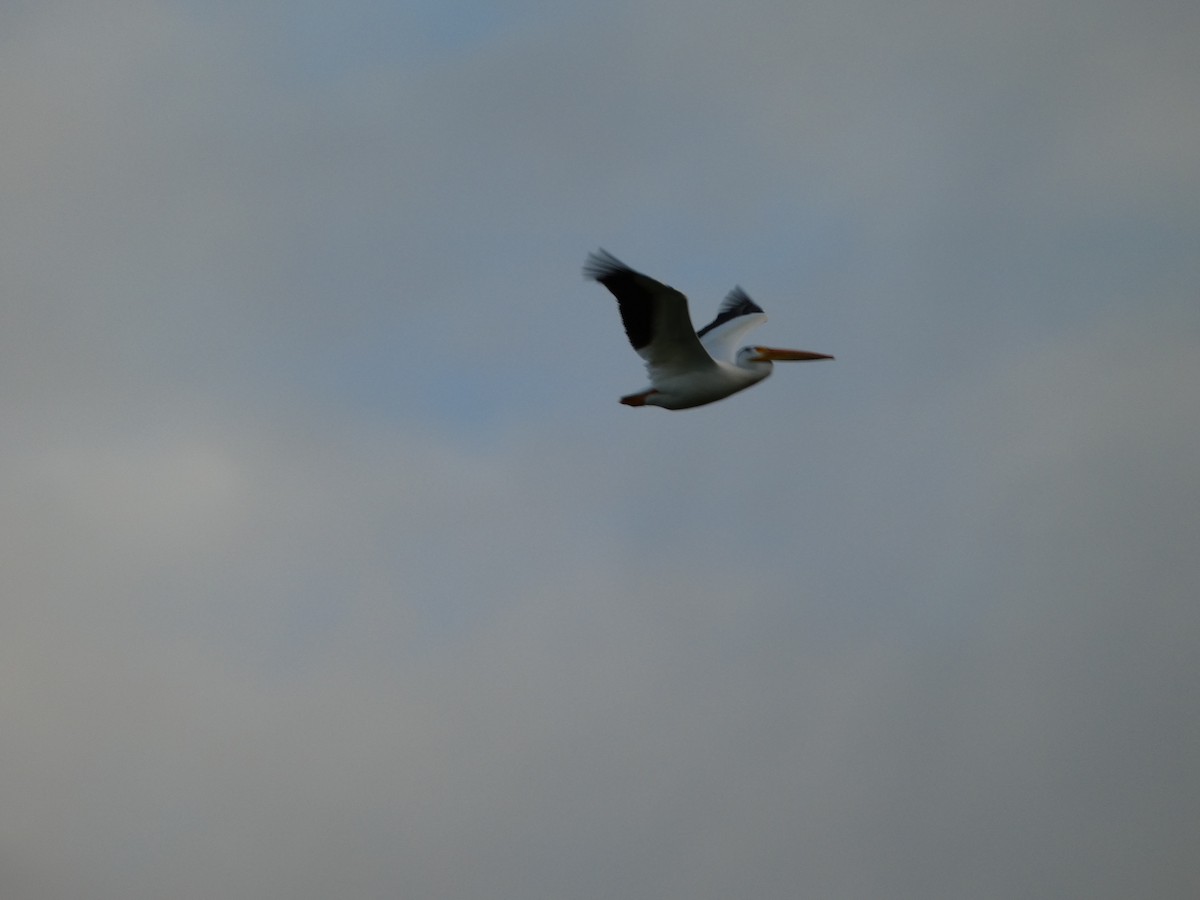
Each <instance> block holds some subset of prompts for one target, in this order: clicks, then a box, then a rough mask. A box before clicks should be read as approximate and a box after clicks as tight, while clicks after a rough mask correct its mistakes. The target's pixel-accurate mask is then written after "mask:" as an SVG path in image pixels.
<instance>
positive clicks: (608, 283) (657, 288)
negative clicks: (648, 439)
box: [583, 250, 833, 409]
mask: <svg viewBox="0 0 1200 900" xmlns="http://www.w3.org/2000/svg"><path fill="white" fill-rule="evenodd" d="M583 274H584V276H585V277H587V278H590V279H592V280H594V281H598V282H600V283H601V284H602V285H604V286H605V287H606V288H608V290H609V292H610V293H611V294H612V295H613V296H614V297H616V298H617V305H618V306H619V307H620V309H621V321H622V322H623V323H624V324H625V333H626V334H627V335H628V336H629V342H630V343H631V344H633V349H634V350H636V351H637V352H638V355H640V356H641V357H642V359H644V360H645V361H646V369H647V371H648V372H649V373H650V387H648V388H646V389H645V390H643V391H639V392H638V393H636V394H629V395H628V396H625V397H622V398H621V402H622V403H624V404H625V405H626V406H661V407H663V408H665V409H689V408H691V407H693V406H703V405H704V404H706V403H712V402H713V401H714V400H721V399H723V398H725V397H728V396H729V395H730V394H736V393H737V392H738V391H741V390H745V389H746V388H748V387H750V385H752V384H757V383H758V382H760V381H762V380H763V379H764V378H766V377H767V376H768V375H770V374H771V369H772V368H773V366H772V362H773V361H781V362H782V361H788V362H802V361H805V360H813V359H833V357H832V356H827V355H825V354H824V353H809V352H808V351H807V350H776V349H773V348H771V347H760V346H753V347H742V348H741V349H740V350H739V349H737V344H738V341H739V340H740V339H741V337H742V335H743V334H745V333H746V332H747V331H749V330H750V329H752V328H756V327H758V326H759V325H761V324H762V323H763V322H765V321H767V316H766V313H764V312H763V311H762V308H761V307H760V306H759V305H758V304H757V303H755V302H754V301H753V300H751V299H750V297H749V296H748V295H747V294H746V292H745V291H743V290H742V289H741V288H740V287H735V288H734V289H733V290H732V291H730V292H729V294H728V295H727V296H726V297H725V301H724V302H723V303H722V304H721V307H720V309H719V310H717V317H716V318H715V319H713V320H712V321H711V322H709V323H708V324H707V325H705V326H704V327H703V328H701V329H700V330H699V331H695V330H694V329H693V327H692V320H691V317H690V316H689V315H688V307H687V297H685V296H684V295H683V294H681V293H680V292H679V291H677V290H675V288H673V287H668V286H667V285H665V284H663V283H662V282H659V281H655V280H654V279H653V278H651V277H650V276H648V275H643V274H642V273H641V272H637V271H634V270H633V269H631V268H629V266H627V265H625V263H623V262H621V261H620V260H619V259H617V258H616V257H615V256H613V255H612V254H611V253H608V252H606V251H604V250H601V251H600V252H599V253H592V254H590V255H589V256H588V258H587V262H586V263H585V264H584V267H583Z"/></svg>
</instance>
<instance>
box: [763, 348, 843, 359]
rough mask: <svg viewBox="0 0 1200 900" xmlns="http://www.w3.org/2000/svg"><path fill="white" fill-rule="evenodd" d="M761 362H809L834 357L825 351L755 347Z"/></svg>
mask: <svg viewBox="0 0 1200 900" xmlns="http://www.w3.org/2000/svg"><path fill="white" fill-rule="evenodd" d="M754 351H755V352H756V353H757V354H758V356H757V359H758V360H759V361H760V362H766V361H768V360H771V361H774V362H807V361H808V360H813V359H833V357H832V356H828V355H827V354H824V353H809V352H808V351H807V350H776V349H775V348H774V347H755V348H754Z"/></svg>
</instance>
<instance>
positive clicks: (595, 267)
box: [583, 247, 637, 283]
mask: <svg viewBox="0 0 1200 900" xmlns="http://www.w3.org/2000/svg"><path fill="white" fill-rule="evenodd" d="M636 274H637V273H636V272H635V271H634V270H633V269H631V268H629V266H627V265H625V263H623V262H621V261H620V260H619V259H617V258H616V257H615V256H613V255H612V254H611V253H609V252H608V251H607V250H605V249H604V248H603V247H601V248H600V250H598V251H597V252H595V253H589V254H588V258H587V262H585V263H584V264H583V277H584V278H590V279H591V280H592V281H599V282H601V283H603V282H604V280H605V279H606V278H611V277H612V276H614V275H636Z"/></svg>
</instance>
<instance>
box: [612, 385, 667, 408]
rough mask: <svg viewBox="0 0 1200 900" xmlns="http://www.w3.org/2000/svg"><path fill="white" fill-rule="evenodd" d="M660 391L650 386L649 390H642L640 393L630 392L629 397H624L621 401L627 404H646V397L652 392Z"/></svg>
mask: <svg viewBox="0 0 1200 900" xmlns="http://www.w3.org/2000/svg"><path fill="white" fill-rule="evenodd" d="M657 393H658V391H657V390H655V389H654V388H650V390H648V391H642V392H641V393H640V394H630V395H629V396H628V397H622V398H621V402H622V403H624V404H625V405H626V406H645V405H646V398H647V397H649V396H650V395H651V394H657Z"/></svg>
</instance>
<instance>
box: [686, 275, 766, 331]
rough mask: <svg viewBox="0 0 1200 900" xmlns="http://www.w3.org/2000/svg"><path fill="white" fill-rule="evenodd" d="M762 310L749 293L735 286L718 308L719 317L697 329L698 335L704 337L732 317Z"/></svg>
mask: <svg viewBox="0 0 1200 900" xmlns="http://www.w3.org/2000/svg"><path fill="white" fill-rule="evenodd" d="M762 311H763V309H762V307H761V306H759V305H758V304H757V303H755V302H754V301H753V300H751V299H750V295H749V294H747V293H746V292H745V291H743V290H742V289H741V288H740V287H735V288H734V289H733V290H732V291H730V292H729V293H728V294H726V295H725V299H724V300H723V301H722V302H721V308H720V309H719V310H717V317H716V318H715V319H713V320H712V321H711V322H709V323H708V324H707V325H705V326H704V327H703V328H701V329H700V330H699V331H697V332H696V337H704V335H706V334H708V333H709V332H710V331H712V330H713V329H714V328H716V327H717V326H718V325H724V324H725V323H726V322H728V321H729V320H730V319H736V318H738V317H739V316H748V315H750V314H751V313H760V312H762Z"/></svg>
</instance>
